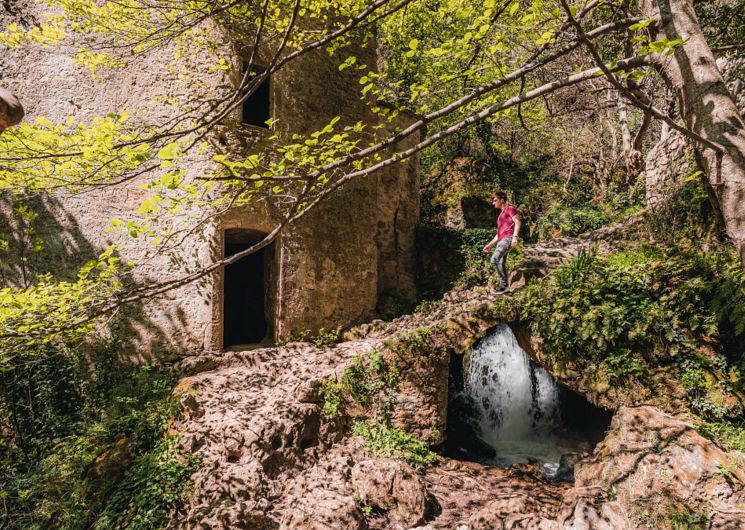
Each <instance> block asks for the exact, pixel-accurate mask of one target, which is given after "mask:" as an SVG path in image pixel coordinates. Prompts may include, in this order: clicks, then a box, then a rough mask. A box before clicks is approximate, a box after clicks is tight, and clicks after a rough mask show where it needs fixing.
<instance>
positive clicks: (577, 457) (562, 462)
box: [555, 453, 582, 482]
mask: <svg viewBox="0 0 745 530" xmlns="http://www.w3.org/2000/svg"><path fill="white" fill-rule="evenodd" d="M581 460H582V455H581V454H579V453H565V454H563V455H561V458H559V470H558V471H557V472H556V477H555V479H556V480H558V481H560V482H574V468H575V466H576V465H577V464H578V463H579V462H580V461H581Z"/></svg>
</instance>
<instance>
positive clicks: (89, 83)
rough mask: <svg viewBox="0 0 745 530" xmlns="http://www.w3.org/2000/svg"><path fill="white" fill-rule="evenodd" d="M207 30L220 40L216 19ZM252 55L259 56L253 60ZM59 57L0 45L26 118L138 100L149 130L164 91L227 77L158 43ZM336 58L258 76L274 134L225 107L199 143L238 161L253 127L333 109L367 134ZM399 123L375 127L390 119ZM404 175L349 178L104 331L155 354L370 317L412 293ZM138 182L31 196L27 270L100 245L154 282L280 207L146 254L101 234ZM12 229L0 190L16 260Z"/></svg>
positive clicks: (206, 88)
mask: <svg viewBox="0 0 745 530" xmlns="http://www.w3.org/2000/svg"><path fill="white" fill-rule="evenodd" d="M17 9H19V10H21V11H22V13H21V15H22V16H23V17H25V18H26V20H30V21H32V20H33V19H34V17H39V16H40V14H41V13H42V7H41V6H40V5H38V4H36V3H35V2H33V1H29V2H26V3H23V5H19V7H18V8H17ZM17 17H18V13H16V19H17ZM210 30H211V31H214V32H215V34H217V35H220V31H221V28H220V27H219V26H217V25H216V24H213V25H211V26H210ZM222 45H223V48H222V49H221V50H219V56H220V57H225V56H226V55H227V56H228V57H230V56H231V55H232V60H233V61H234V66H236V68H234V70H235V71H239V70H240V64H241V62H242V60H243V59H244V58H245V56H246V51H245V50H237V49H236V48H237V47H236V46H234V45H233V43H231V42H229V41H228V40H227V39H223V43H222ZM354 51H355V54H356V55H357V56H358V58H359V59H360V62H365V63H366V64H368V65H370V66H371V67H375V63H376V60H375V59H376V57H375V56H376V50H375V48H374V46H373V45H365V46H362V45H360V46H358V47H357V48H356V49H355V50H354ZM357 52H359V53H357ZM266 53H267V50H260V52H259V54H258V55H259V61H258V63H259V64H261V63H262V61H264V60H265V56H266ZM74 54H75V50H74V49H73V48H72V47H67V46H64V45H61V46H56V47H55V48H54V49H49V48H46V49H43V50H41V49H39V48H34V47H31V48H23V49H13V50H10V51H4V52H3V55H2V58H0V69H2V72H3V78H4V79H3V84H4V86H5V87H6V88H7V89H8V90H10V91H12V92H14V93H15V94H17V95H19V96H20V98H21V100H22V102H23V105H24V107H25V109H26V111H27V117H26V122H27V123H33V121H34V119H35V118H37V117H40V116H45V117H47V118H48V119H49V120H51V121H52V122H64V121H65V120H66V119H67V118H68V117H69V116H75V117H76V118H77V119H78V120H81V121H82V122H84V123H85V122H87V121H89V120H90V119H92V118H93V117H95V116H101V115H106V114H107V113H110V112H122V111H125V110H127V109H133V110H134V109H145V113H144V114H145V117H146V119H147V120H148V121H150V122H153V123H159V122H160V123H162V122H164V121H165V120H168V119H169V118H172V117H173V116H175V115H176V113H177V112H178V111H179V109H178V107H172V106H168V105H164V104H163V103H162V100H163V98H174V97H178V98H180V99H181V100H182V101H183V100H187V101H194V102H199V101H206V100H209V99H210V98H211V97H212V98H214V97H215V96H216V95H219V94H223V93H225V92H226V91H227V90H230V88H231V86H232V87H235V86H237V84H238V79H235V78H234V77H237V76H235V75H233V76H232V77H231V76H230V75H228V74H226V73H225V72H223V71H221V70H219V69H218V70H217V71H215V69H214V68H212V69H211V68H210V66H211V65H214V63H215V61H216V57H215V56H213V55H209V54H208V53H207V52H205V51H203V50H199V49H196V50H194V53H192V54H186V55H185V56H184V57H183V58H181V59H180V62H181V64H178V63H177V64H175V65H174V55H173V50H171V49H167V48H164V49H158V50H155V51H154V52H151V53H148V54H147V55H145V56H143V57H142V58H137V59H135V60H134V61H132V62H131V64H129V65H128V66H127V67H126V68H124V69H122V70H114V71H110V72H105V73H104V74H103V75H102V77H100V78H92V77H91V75H90V74H89V73H88V72H87V71H86V70H85V69H81V68H79V67H77V66H76V65H75V64H74V61H73V56H74ZM344 58H346V55H344V56H343V57H340V56H339V54H336V55H334V56H330V55H329V54H328V52H327V51H325V50H317V51H314V52H312V53H309V54H307V55H305V56H303V57H302V58H301V59H299V60H297V61H292V62H290V63H288V64H287V65H286V66H285V67H284V68H283V69H281V70H280V71H278V72H276V73H275V74H273V75H272V76H271V78H270V81H269V84H268V86H265V87H264V89H263V90H264V93H263V95H262V96H261V97H265V98H267V99H266V101H267V102H268V108H267V109H265V110H266V111H267V112H268V113H269V115H270V116H271V117H273V118H274V119H275V120H276V124H275V125H273V128H272V129H271V130H270V129H267V128H263V127H260V126H255V125H251V124H250V122H251V121H252V120H253V121H254V122H255V121H256V119H257V117H256V116H255V115H253V116H252V115H251V113H252V112H253V113H254V114H256V112H258V114H259V115H260V114H261V110H259V111H255V109H254V110H251V109H249V110H248V111H246V110H245V109H244V110H243V112H241V109H237V110H236V111H235V113H234V115H232V116H231V117H230V118H229V119H226V120H225V122H224V123H223V124H221V125H220V126H219V127H218V128H217V132H216V133H215V135H214V136H215V137H214V138H212V143H213V148H214V149H217V150H221V151H223V152H225V153H227V154H231V155H238V156H242V155H243V154H245V153H250V152H255V151H256V150H261V149H266V145H267V138H268V136H269V135H271V134H273V133H275V132H278V133H281V134H283V135H285V137H288V136H289V135H290V134H291V133H299V134H308V133H310V132H312V131H316V130H318V129H320V128H322V127H323V126H324V125H325V124H327V123H328V122H329V120H331V119H332V118H333V117H334V116H340V117H341V120H340V122H339V126H344V125H348V124H354V123H355V122H357V121H360V120H361V121H363V122H365V123H366V124H368V128H371V126H373V125H375V124H377V123H379V122H380V118H378V117H376V116H375V115H374V114H372V113H371V112H370V111H369V109H368V107H367V105H366V104H365V103H364V102H363V101H361V100H360V93H359V90H360V87H361V85H360V84H359V81H358V77H356V76H355V75H353V73H350V72H349V71H342V72H340V71H339V68H338V66H339V64H340V62H341V61H343V59H344ZM247 112H248V114H249V115H248V116H247V114H246V113H247ZM142 114H143V113H142V110H140V115H139V116H142ZM139 116H138V117H139ZM407 119H408V118H401V120H403V121H402V122H400V123H398V124H393V125H387V126H390V127H393V126H396V125H399V126H400V125H405V121H406V120H407ZM262 121H263V120H262ZM247 122H248V123H247ZM410 141H413V140H410ZM406 145H407V144H404V147H406ZM211 164H212V162H211V161H210V160H209V157H207V158H205V159H194V160H193V161H192V162H190V163H189V165H188V168H187V171H188V178H192V179H194V178H197V177H199V176H200V175H204V174H208V173H209V172H211V171H214V167H213V166H212V165H211ZM417 171H418V161H417V159H409V160H408V161H406V162H404V163H401V164H398V165H396V166H393V167H390V168H388V169H385V170H383V171H380V172H378V173H376V174H374V175H372V176H370V177H367V178H365V179H363V180H357V181H353V182H351V183H349V184H348V185H346V186H345V187H343V188H342V189H341V190H339V192H338V193H336V194H335V195H334V196H332V197H330V198H329V199H328V200H326V201H325V202H323V203H321V204H320V205H319V207H318V208H316V209H315V210H314V211H312V212H311V213H309V214H308V215H307V216H305V217H303V218H302V219H301V220H300V221H299V222H298V223H296V224H291V225H289V226H288V227H287V228H286V230H284V231H283V232H282V233H281V235H280V236H279V238H278V239H277V240H276V241H275V242H274V243H273V244H272V245H271V246H269V247H268V248H266V249H265V250H263V251H262V252H260V253H259V254H256V255H254V256H249V257H248V258H246V259H245V260H242V261H241V262H239V263H238V264H236V265H232V266H230V267H229V268H228V270H227V271H220V272H219V273H217V274H214V275H212V276H208V277H206V278H203V279H202V280H201V281H199V282H196V283H194V284H191V285H187V286H186V287H183V288H180V289H178V290H175V291H171V292H169V293H167V294H165V295H163V296H161V297H159V298H157V299H153V300H148V301H146V302H144V303H143V304H142V305H140V306H137V307H128V308H126V309H125V310H123V311H122V312H120V314H119V315H118V317H117V320H116V329H115V332H116V334H117V335H118V336H119V337H120V338H121V339H122V340H123V341H124V342H125V343H129V345H130V346H134V348H133V350H136V351H139V352H142V355H143V358H147V357H148V356H149V354H150V353H151V352H157V351H167V352H177V353H187V352H191V351H196V350H202V349H221V348H224V347H227V346H231V345H239V344H245V343H251V342H259V341H261V340H262V339H265V340H266V339H278V338H287V337H290V336H292V335H294V334H297V333H300V332H305V331H308V332H311V333H315V332H316V331H317V330H318V329H319V328H321V327H324V328H325V329H327V330H328V329H331V328H334V327H344V326H348V325H350V324H353V323H357V322H360V321H363V320H365V319H369V318H371V317H374V316H375V315H376V312H377V310H378V308H379V304H380V303H381V302H386V301H387V302H390V301H391V300H393V301H396V302H398V301H406V302H410V301H412V300H413V299H414V296H415V292H414V282H413V259H414V251H413V242H414V225H415V222H416V219H417V216H418V207H419V205H418V173H417ZM142 182H143V180H142V179H140V180H137V181H133V182H129V183H127V184H125V185H121V186H110V187H103V188H95V189H88V190H84V191H83V192H82V193H77V194H67V195H62V194H54V195H49V196H47V197H44V198H42V199H39V200H34V201H32V202H33V207H34V208H35V209H36V210H37V211H38V213H39V214H40V217H39V218H38V219H37V221H36V222H35V224H36V232H37V234H38V235H39V236H41V237H42V238H44V239H45V240H46V243H45V245H46V246H45V249H44V251H43V252H42V253H41V254H40V255H39V256H35V257H33V258H32V261H34V265H35V266H37V268H38V269H39V270H41V271H48V272H51V273H53V274H55V275H57V276H59V277H66V278H70V277H73V276H74V274H75V271H76V270H77V268H78V267H79V266H80V264H81V263H83V262H85V261H86V260H87V259H90V258H91V257H93V256H95V255H96V254H97V253H98V252H100V251H101V250H102V249H103V248H105V247H106V246H107V245H108V244H110V243H115V244H117V245H119V247H120V249H121V253H122V256H123V258H124V259H125V260H132V261H134V262H135V263H136V264H137V268H136V269H135V271H136V272H135V275H134V278H133V280H134V282H135V283H136V284H142V283H147V282H153V281H163V280H169V279H173V278H179V277H181V276H183V275H184V274H185V273H188V272H191V271H194V270H198V268H200V267H203V266H205V265H207V264H209V263H212V262H214V260H219V259H221V258H223V257H224V256H225V255H229V254H231V253H234V252H237V251H240V250H241V249H242V248H245V247H246V245H249V244H251V243H254V242H256V241H257V240H258V239H260V238H261V237H263V235H265V234H267V233H268V232H270V231H271V230H272V229H273V228H274V226H276V223H277V221H278V220H279V213H280V212H279V207H278V206H277V205H276V204H274V203H273V202H272V200H271V199H268V200H260V201H256V202H255V204H252V205H251V206H250V207H242V208H238V209H233V210H232V211H229V212H227V213H226V214H225V215H223V216H222V217H221V218H220V219H218V220H217V221H215V222H212V223H210V224H209V226H207V227H206V228H205V229H204V230H202V231H201V232H199V233H195V234H194V235H191V236H189V238H188V239H187V240H186V241H185V242H184V244H182V245H181V247H180V249H179V250H178V252H177V253H175V254H174V255H171V256H167V255H157V256H155V257H149V258H148V259H147V260H145V257H146V256H147V255H148V252H149V250H150V249H149V248H148V244H147V243H146V242H144V241H140V240H139V239H135V238H131V237H129V236H128V235H127V234H125V233H123V232H121V231H113V232H112V231H107V228H108V227H109V226H110V225H109V222H110V220H111V219H114V218H118V219H131V218H132V217H133V212H134V211H135V210H136V209H137V207H138V205H139V204H140V203H141V201H142V200H143V199H145V198H146V197H147V196H148V192H147V191H146V190H143V189H141V188H140V187H139V186H140V185H141V184H142ZM187 214H188V213H187ZM187 214H184V215H187ZM169 221H174V222H175V221H178V220H169ZM19 231H20V229H19V227H18V226H17V223H16V222H14V221H13V218H12V215H11V213H10V204H9V202H8V200H7V198H6V199H5V200H4V201H3V205H2V208H1V209H0V232H4V233H11V252H12V251H13V249H14V248H15V249H16V258H17V257H18V252H17V247H18V246H19V245H20V239H21V238H22V235H21V234H19V233H18V232H19ZM4 276H5V278H6V281H7V282H8V283H10V284H13V283H15V284H19V283H22V282H21V280H20V277H21V274H20V272H19V269H18V267H17V266H15V265H13V264H6V266H5V268H4ZM226 293H227V296H226ZM241 293H253V294H249V295H246V296H243V295H242V294H241Z"/></svg>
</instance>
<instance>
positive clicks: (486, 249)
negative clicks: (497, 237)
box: [484, 243, 493, 254]
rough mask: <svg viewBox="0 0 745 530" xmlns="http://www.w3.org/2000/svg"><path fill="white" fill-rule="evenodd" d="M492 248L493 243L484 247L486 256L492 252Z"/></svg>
mask: <svg viewBox="0 0 745 530" xmlns="http://www.w3.org/2000/svg"><path fill="white" fill-rule="evenodd" d="M492 246H493V245H492V244H491V243H487V244H486V245H485V246H484V254H487V253H488V252H489V251H490V250H491V248H492Z"/></svg>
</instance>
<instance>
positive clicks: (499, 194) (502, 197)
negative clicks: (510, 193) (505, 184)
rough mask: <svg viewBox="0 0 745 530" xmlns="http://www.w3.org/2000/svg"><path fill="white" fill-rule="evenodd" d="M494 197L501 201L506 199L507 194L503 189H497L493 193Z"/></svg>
mask: <svg viewBox="0 0 745 530" xmlns="http://www.w3.org/2000/svg"><path fill="white" fill-rule="evenodd" d="M494 198H495V199H499V200H501V201H506V200H507V194H506V193H505V192H503V191H497V192H495V193H494Z"/></svg>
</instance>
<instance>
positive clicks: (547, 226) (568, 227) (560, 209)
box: [534, 205, 610, 239]
mask: <svg viewBox="0 0 745 530" xmlns="http://www.w3.org/2000/svg"><path fill="white" fill-rule="evenodd" d="M609 222H610V218H609V217H608V215H607V214H606V213H605V212H603V211H602V210H601V209H599V208H597V207H595V206H592V205H587V206H566V205H556V206H554V207H552V208H551V209H550V210H549V211H548V212H546V214H545V215H543V216H541V217H540V218H539V219H538V221H537V222H536V223H535V228H534V234H535V235H537V236H538V238H539V239H547V238H550V237H565V236H569V237H571V236H576V235H579V234H581V233H583V232H587V231H589V230H595V229H596V228H600V227H601V226H604V225H606V224H608V223H609Z"/></svg>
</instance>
